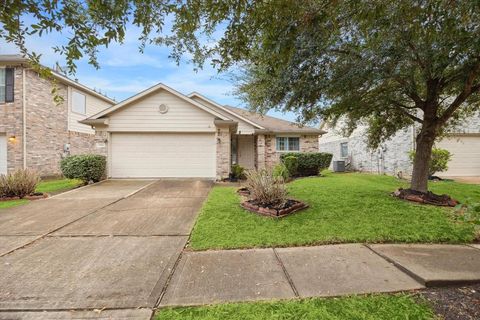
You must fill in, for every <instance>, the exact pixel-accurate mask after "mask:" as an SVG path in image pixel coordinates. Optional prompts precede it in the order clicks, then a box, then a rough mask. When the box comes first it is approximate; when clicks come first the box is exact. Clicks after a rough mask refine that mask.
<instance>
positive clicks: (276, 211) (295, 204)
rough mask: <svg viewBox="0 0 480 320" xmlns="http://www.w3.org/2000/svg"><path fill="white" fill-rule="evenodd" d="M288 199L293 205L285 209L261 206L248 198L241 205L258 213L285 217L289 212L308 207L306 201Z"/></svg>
mask: <svg viewBox="0 0 480 320" xmlns="http://www.w3.org/2000/svg"><path fill="white" fill-rule="evenodd" d="M288 201H290V202H293V203H292V205H290V206H288V207H287V208H283V209H274V208H268V207H260V206H258V205H256V204H254V203H252V200H247V201H244V202H242V203H240V206H242V208H244V209H246V210H248V211H251V212H255V213H258V214H261V215H263V216H267V217H274V218H281V217H285V216H287V215H289V214H292V213H294V212H297V211H299V210H303V209H306V208H308V205H307V204H306V203H303V202H301V201H298V200H293V199H288Z"/></svg>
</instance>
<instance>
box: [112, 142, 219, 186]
mask: <svg viewBox="0 0 480 320" xmlns="http://www.w3.org/2000/svg"><path fill="white" fill-rule="evenodd" d="M215 164H216V144H215V135H214V134H213V133H175V134H174V133H172V134H168V133H112V136H111V173H110V175H111V176H112V177H114V178H145V177H205V178H214V177H215Z"/></svg>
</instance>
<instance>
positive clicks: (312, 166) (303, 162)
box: [280, 152, 332, 177]
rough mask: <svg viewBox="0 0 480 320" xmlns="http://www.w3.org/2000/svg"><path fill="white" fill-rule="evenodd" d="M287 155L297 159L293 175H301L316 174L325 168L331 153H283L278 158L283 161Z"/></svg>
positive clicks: (330, 158) (329, 160)
mask: <svg viewBox="0 0 480 320" xmlns="http://www.w3.org/2000/svg"><path fill="white" fill-rule="evenodd" d="M288 157H295V158H296V159H297V170H296V171H297V172H296V174H295V175H297V176H301V177H307V176H316V175H318V174H319V173H320V172H321V171H323V170H325V169H327V168H328V167H329V166H330V162H331V161H332V154H331V153H324V152H311V153H306V152H291V153H284V154H282V155H281V156H280V159H281V161H282V162H283V163H285V159H286V158H288Z"/></svg>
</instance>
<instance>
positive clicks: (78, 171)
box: [60, 154, 107, 182]
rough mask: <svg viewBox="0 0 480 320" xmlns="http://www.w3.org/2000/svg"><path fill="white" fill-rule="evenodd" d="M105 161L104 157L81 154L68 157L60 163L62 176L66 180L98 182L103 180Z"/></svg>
mask: <svg viewBox="0 0 480 320" xmlns="http://www.w3.org/2000/svg"><path fill="white" fill-rule="evenodd" d="M106 167H107V161H106V159H105V157H104V156H101V155H96V154H81V155H75V156H69V157H66V158H65V159H63V160H62V161H61V162H60V168H61V169H62V173H63V175H64V176H65V177H66V178H68V179H80V180H82V181H84V182H91V181H92V182H98V181H100V180H102V179H104V178H105V169H106Z"/></svg>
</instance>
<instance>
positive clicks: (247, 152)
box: [237, 135, 255, 169]
mask: <svg viewBox="0 0 480 320" xmlns="http://www.w3.org/2000/svg"><path fill="white" fill-rule="evenodd" d="M237 152H238V164H239V165H241V166H242V167H244V168H245V169H254V168H255V142H254V136H253V135H251V136H249V135H238V145H237Z"/></svg>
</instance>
